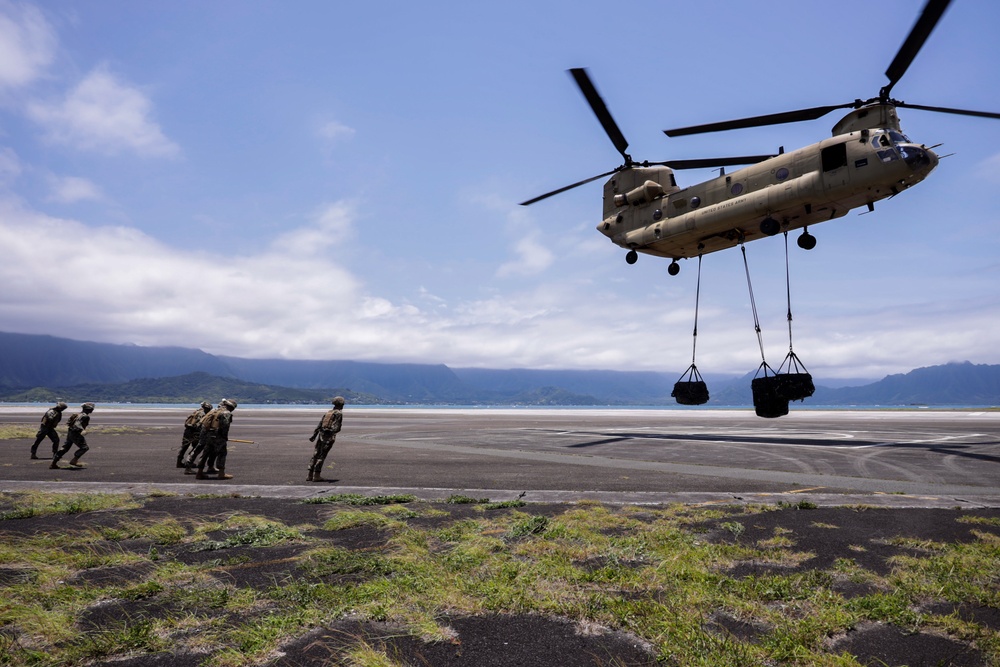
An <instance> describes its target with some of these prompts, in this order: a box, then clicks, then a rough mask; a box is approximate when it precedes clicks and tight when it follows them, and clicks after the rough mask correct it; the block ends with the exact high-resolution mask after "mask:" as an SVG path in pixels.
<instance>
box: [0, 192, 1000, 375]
mask: <svg viewBox="0 0 1000 667" xmlns="http://www.w3.org/2000/svg"><path fill="white" fill-rule="evenodd" d="M353 216H354V213H353V208H352V206H351V205H350V204H348V203H333V204H330V205H328V206H326V207H323V208H322V209H321V210H320V211H319V212H318V213H317V214H316V215H315V216H314V217H312V218H311V219H309V220H308V221H305V222H304V223H303V225H302V226H301V227H300V228H299V229H296V230H293V231H291V232H289V233H288V234H286V235H285V236H283V237H280V238H277V239H275V240H274V242H273V243H271V244H270V245H268V246H266V247H263V248H261V249H259V250H256V251H252V252H248V253H243V254H240V253H231V252H230V250H229V249H227V248H220V249H218V250H216V249H202V250H199V251H197V252H194V253H192V252H191V251H190V250H189V249H186V248H185V249H180V248H174V247H171V246H169V245H167V244H164V243H163V242H161V241H158V240H156V239H154V238H152V237H150V236H148V235H146V234H144V233H143V232H141V231H139V230H136V229H133V228H129V227H118V226H88V225H85V224H82V223H80V222H77V221H74V220H67V219H60V218H55V217H51V216H48V215H45V214H42V213H39V212H37V211H33V210H29V209H27V208H25V207H24V206H23V205H19V204H17V203H16V202H13V201H2V200H0V236H2V237H3V238H4V239H7V241H6V242H5V248H4V260H5V261H4V262H3V263H2V264H0V284H3V285H4V289H3V290H0V313H2V315H3V323H4V327H3V328H4V329H5V330H9V331H15V332H27V333H48V334H52V335H57V336H66V337H70V338H77V339H84V340H96V341H104V342H119V343H120V342H135V343H139V344H145V345H180V346H185V347H195V348H201V349H204V350H206V351H208V352H212V353H216V354H227V355H235V356H245V357H258V358H263V357H271V358H275V357H280V358H290V359H354V360H372V361H406V362H419V363H446V364H449V365H451V366H482V367H498V366H499V367H528V368H609V369H616V370H658V371H671V370H673V371H675V372H678V373H679V372H680V371H681V370H683V368H684V367H685V366H686V365H687V363H688V360H689V359H690V355H691V351H692V347H691V346H692V337H691V333H690V332H691V322H692V316H693V312H692V308H691V306H692V301H691V298H689V297H690V296H691V295H689V294H687V293H686V292H685V291H684V288H683V287H680V286H676V284H675V286H671V287H669V288H659V287H657V286H655V285H646V286H645V288H644V289H639V290H630V292H629V293H625V292H622V291H618V290H615V289H613V288H611V287H609V286H602V285H601V283H596V284H582V283H580V282H576V281H574V280H572V279H559V280H556V279H553V280H546V281H537V282H533V283H532V284H530V285H529V286H528V287H527V288H525V289H521V290H511V291H507V292H505V293H502V294H500V293H494V294H490V295H488V296H485V297H478V298H477V297H470V296H467V295H466V296H462V297H452V298H450V299H446V298H442V297H439V296H432V295H430V293H429V291H428V290H427V289H426V288H425V287H421V286H419V285H417V284H415V285H414V286H413V294H412V296H413V301H414V302H415V303H408V302H407V297H406V295H383V294H375V293H372V291H371V289H370V287H369V286H368V285H366V283H365V280H364V277H363V276H359V275H356V274H354V273H352V272H350V271H348V270H346V269H345V268H344V267H343V266H341V265H340V264H339V263H338V261H337V256H338V254H337V253H335V252H333V253H331V252H322V248H321V249H320V250H321V251H320V252H302V244H303V243H311V242H313V243H325V242H327V241H329V239H330V238H333V239H336V238H338V236H339V235H340V234H341V233H342V232H343V230H344V229H349V227H350V225H351V221H352V218H353ZM39 249H45V251H44V252H40V251H39ZM51 257H58V258H59V259H58V262H53V261H52V260H51ZM373 270H377V268H374V269H373ZM779 301H781V300H780V299H779ZM777 305H779V306H780V305H781V303H777ZM768 310H771V309H770V308H768ZM777 310H780V311H781V312H777ZM777 310H776V313H775V317H774V318H772V319H773V321H766V322H765V337H764V340H765V343H766V353H767V357H768V361H769V363H770V364H771V365H772V366H776V365H777V364H778V363H780V361H781V359H782V358H783V357H784V355H785V353H786V352H787V351H788V347H787V345H788V338H787V335H786V333H785V331H784V330H783V327H782V325H783V321H782V320H781V318H780V315H781V314H783V308H781V309H777ZM801 311H803V312H801V313H800V314H801V315H802V317H801V318H800V319H801V321H802V322H803V323H804V325H802V326H799V327H798V329H797V338H796V351H797V352H798V354H799V356H800V358H801V360H802V361H803V362H804V363H805V364H806V365H807V367H808V368H809V370H810V371H811V372H812V373H813V374H814V375H816V376H817V377H844V376H847V377H881V376H882V375H884V374H886V373H893V372H902V371H906V370H909V369H910V368H913V367H914V366H915V365H929V364H933V363H945V362H946V361H948V360H951V359H970V360H972V361H975V362H977V363H996V362H998V361H1000V359H998V358H997V356H996V353H995V352H994V350H995V340H994V336H993V334H992V331H993V330H994V322H995V321H996V318H997V316H998V313H1000V297H998V298H996V299H994V300H993V301H992V302H985V301H983V300H982V299H981V298H978V299H977V298H975V297H973V296H970V297H968V298H967V303H966V302H962V301H961V300H953V301H951V302H948V303H939V304H936V305H935V304H934V303H910V304H899V305H898V306H897V307H889V308H885V309H883V310H881V311H880V312H879V313H878V318H877V320H876V319H875V318H874V317H873V316H872V314H871V313H870V312H853V313H852V314H847V315H845V313H844V312H843V311H840V310H838V309H836V308H830V307H829V306H828V305H827V306H826V307H824V306H823V304H819V305H817V306H816V307H815V308H811V309H806V308H803V309H801ZM873 321H877V326H873ZM739 322H746V323H747V325H746V326H734V323H739ZM915 359H917V360H920V362H918V363H914V360H915ZM697 361H698V366H699V368H700V369H701V370H702V372H708V373H722V372H725V373H745V372H750V371H753V370H754V369H755V368H756V367H757V366H758V365H759V364H760V353H759V350H758V348H757V346H756V341H755V340H754V336H753V332H752V331H751V327H750V324H749V321H748V320H747V313H746V312H745V304H740V307H739V308H737V309H735V310H734V309H733V308H731V307H728V306H720V305H712V304H706V305H705V307H703V308H702V310H701V313H700V316H699V336H698V360H697Z"/></svg>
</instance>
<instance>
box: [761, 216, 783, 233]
mask: <svg viewBox="0 0 1000 667" xmlns="http://www.w3.org/2000/svg"><path fill="white" fill-rule="evenodd" d="M780 231H781V223H780V222H778V221H777V220H775V219H774V218H764V220H763V221H762V222H761V223H760V232H761V234H764V235H766V236H774V235H775V234H777V233H778V232H780Z"/></svg>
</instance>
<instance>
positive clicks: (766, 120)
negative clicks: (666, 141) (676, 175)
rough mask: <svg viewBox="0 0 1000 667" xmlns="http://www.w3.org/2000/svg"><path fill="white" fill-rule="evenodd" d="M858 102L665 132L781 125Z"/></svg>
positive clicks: (682, 133) (680, 133)
mask: <svg viewBox="0 0 1000 667" xmlns="http://www.w3.org/2000/svg"><path fill="white" fill-rule="evenodd" d="M856 104H857V103H856V102H849V103H847V104H833V105H830V106H825V107H812V108H811V109H799V110H798V111H784V112H782V113H772V114H767V115H764V116H753V117H752V118H739V119H736V120H726V121H722V122H718V123H705V124H704V125H692V126H690V127H679V128H675V129H673V130H664V131H663V132H664V134H666V135H667V136H668V137H683V136H685V135H689V134H702V133H704V132H722V131H724V130H740V129H743V128H747V127H762V126H764V125H780V124H781V123H797V122H799V121H803V120H816V119H817V118H820V117H821V116H825V115H826V114H828V113H830V112H831V111H834V110H835V109H847V108H850V107H853V106H855V105H856Z"/></svg>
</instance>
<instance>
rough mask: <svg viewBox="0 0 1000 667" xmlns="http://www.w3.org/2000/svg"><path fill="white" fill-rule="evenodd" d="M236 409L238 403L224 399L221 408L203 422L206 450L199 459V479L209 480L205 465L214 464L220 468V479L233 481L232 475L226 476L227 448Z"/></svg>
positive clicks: (202, 428)
mask: <svg viewBox="0 0 1000 667" xmlns="http://www.w3.org/2000/svg"><path fill="white" fill-rule="evenodd" d="M235 409H236V401H233V400H230V399H228V398H224V399H222V402H221V403H219V407H217V408H216V409H214V410H212V411H211V412H209V413H208V414H207V415H205V418H204V419H202V420H201V438H202V439H203V440H204V442H205V449H204V451H202V453H201V457H200V458H199V459H198V473H197V475H196V478H197V479H207V477H206V476H205V463H206V462H214V463H215V465H216V466H218V468H219V479H232V478H233V476H232V475H227V474H226V446H227V445H228V443H229V427H230V425H231V424H232V423H233V410H235Z"/></svg>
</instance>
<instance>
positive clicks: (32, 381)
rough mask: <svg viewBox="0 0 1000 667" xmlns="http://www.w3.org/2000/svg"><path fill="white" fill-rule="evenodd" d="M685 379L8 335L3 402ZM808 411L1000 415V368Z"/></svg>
mask: <svg viewBox="0 0 1000 667" xmlns="http://www.w3.org/2000/svg"><path fill="white" fill-rule="evenodd" d="M753 375H754V374H753V373H750V374H748V375H746V376H744V377H733V376H712V375H706V377H705V380H706V382H707V383H708V386H709V391H710V392H711V400H710V402H709V405H717V406H723V405H732V406H746V405H751V404H752V396H751V391H750V380H751V379H752V378H753ZM679 377H680V371H678V372H677V373H654V372H636V371H543V370H529V369H514V370H494V369H474V368H449V367H448V366H445V365H443V364H379V363H371V362H354V361H290V360H280V359H241V358H237V357H224V356H215V355H211V354H207V353H205V352H202V351H201V350H194V349H188V348H180V347H139V346H135V345H111V344H107V343H91V342H85V341H74V340H68V339H63V338H55V337H52V336H34V335H26V334H10V333H0V401H8V402H12V401H16V402H24V401H27V402H34V401H37V402H49V401H54V400H66V401H74V402H75V401H84V400H93V401H102V402H156V403H172V402H183V403H198V402H200V401H202V400H204V399H206V398H207V399H210V400H217V399H218V398H219V397H221V396H229V397H232V398H235V399H237V400H241V401H243V402H249V403H326V402H328V401H329V399H330V397H332V396H334V395H336V394H340V395H343V396H345V398H347V400H348V402H349V403H352V404H355V405H357V404H371V405H377V404H414V405H536V406H539V405H579V406H597V405H636V406H639V405H650V406H655V405H676V403H675V401H674V399H673V398H672V397H671V396H670V394H671V392H672V390H673V386H674V383H675V382H676V381H677V379H678V378H679ZM814 380H815V381H816V385H817V386H816V392H815V394H813V396H812V397H811V398H809V399H807V400H806V401H805V402H804V404H803V405H805V406H808V405H810V404H811V405H845V406H847V405H862V406H872V405H886V406H892V405H931V406H954V405H969V406H994V405H1000V366H996V365H975V364H972V363H969V362H964V363H952V364H946V365H943V366H934V367H929V368H919V369H916V370H913V371H911V372H909V373H906V374H900V375H890V376H887V377H885V378H883V379H882V380H879V381H878V382H868V383H859V386H839V387H826V386H823V381H822V379H821V378H814Z"/></svg>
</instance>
